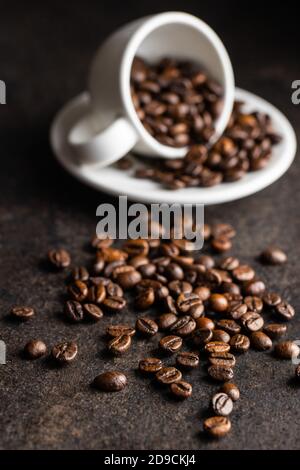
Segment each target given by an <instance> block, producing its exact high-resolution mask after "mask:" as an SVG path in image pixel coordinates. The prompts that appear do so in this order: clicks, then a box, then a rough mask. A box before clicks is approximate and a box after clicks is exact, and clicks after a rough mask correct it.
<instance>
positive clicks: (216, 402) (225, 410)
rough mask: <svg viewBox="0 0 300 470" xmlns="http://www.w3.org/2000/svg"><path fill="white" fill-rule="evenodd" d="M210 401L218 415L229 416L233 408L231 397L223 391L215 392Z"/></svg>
mask: <svg viewBox="0 0 300 470" xmlns="http://www.w3.org/2000/svg"><path fill="white" fill-rule="evenodd" d="M211 403H212V408H213V410H214V412H215V413H216V415H218V416H229V415H230V413H231V412H232V410H233V402H232V399H231V398H230V397H229V396H228V395H227V394H226V393H224V392H219V393H216V394H215V395H214V396H213V398H212V401H211Z"/></svg>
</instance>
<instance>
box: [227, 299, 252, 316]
mask: <svg viewBox="0 0 300 470" xmlns="http://www.w3.org/2000/svg"><path fill="white" fill-rule="evenodd" d="M247 310H248V307H247V305H246V304H244V303H242V301H239V300H238V301H231V302H229V307H228V316H230V317H231V318H232V320H238V319H239V318H241V316H242V315H244V313H246V312H247Z"/></svg>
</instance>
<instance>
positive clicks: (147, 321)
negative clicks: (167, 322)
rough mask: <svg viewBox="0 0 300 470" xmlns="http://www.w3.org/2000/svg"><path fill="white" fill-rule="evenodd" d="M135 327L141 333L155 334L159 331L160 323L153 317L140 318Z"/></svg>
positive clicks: (146, 334)
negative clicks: (152, 318)
mask: <svg viewBox="0 0 300 470" xmlns="http://www.w3.org/2000/svg"><path fill="white" fill-rule="evenodd" d="M135 327H136V329H137V331H138V332H139V333H141V334H142V335H145V336H154V335H156V333H157V332H158V324H157V323H156V322H155V321H154V320H151V318H146V317H140V318H138V319H137V321H136V325H135Z"/></svg>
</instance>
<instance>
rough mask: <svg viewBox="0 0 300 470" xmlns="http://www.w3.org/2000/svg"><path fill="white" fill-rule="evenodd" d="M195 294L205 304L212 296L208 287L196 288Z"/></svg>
mask: <svg viewBox="0 0 300 470" xmlns="http://www.w3.org/2000/svg"><path fill="white" fill-rule="evenodd" d="M193 292H194V294H196V295H198V297H199V299H200V300H201V301H202V302H205V300H208V299H209V297H210V294H211V292H210V289H209V288H208V287H206V286H199V287H195V289H194V291H193Z"/></svg>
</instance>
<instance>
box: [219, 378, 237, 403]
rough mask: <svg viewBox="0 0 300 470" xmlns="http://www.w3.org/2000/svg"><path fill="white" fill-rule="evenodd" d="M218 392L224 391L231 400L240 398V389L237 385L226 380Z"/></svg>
mask: <svg viewBox="0 0 300 470" xmlns="http://www.w3.org/2000/svg"><path fill="white" fill-rule="evenodd" d="M220 392H223V393H226V395H228V396H229V397H230V398H231V400H232V401H237V400H239V398H240V391H239V389H238V387H237V386H236V385H235V384H234V383H232V382H226V383H225V384H223V385H222V387H221V388H220Z"/></svg>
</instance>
